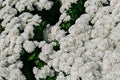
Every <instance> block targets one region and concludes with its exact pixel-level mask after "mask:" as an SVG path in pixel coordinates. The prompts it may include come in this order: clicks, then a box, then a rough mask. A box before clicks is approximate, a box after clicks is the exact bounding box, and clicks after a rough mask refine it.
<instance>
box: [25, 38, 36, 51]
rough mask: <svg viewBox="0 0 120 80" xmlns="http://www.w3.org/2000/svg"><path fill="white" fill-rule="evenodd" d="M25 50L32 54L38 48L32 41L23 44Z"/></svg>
mask: <svg viewBox="0 0 120 80" xmlns="http://www.w3.org/2000/svg"><path fill="white" fill-rule="evenodd" d="M23 48H24V49H25V50H26V51H27V52H28V53H31V52H32V51H34V49H35V48H36V46H35V44H34V43H33V42H32V41H28V40H27V41H25V42H24V43H23Z"/></svg>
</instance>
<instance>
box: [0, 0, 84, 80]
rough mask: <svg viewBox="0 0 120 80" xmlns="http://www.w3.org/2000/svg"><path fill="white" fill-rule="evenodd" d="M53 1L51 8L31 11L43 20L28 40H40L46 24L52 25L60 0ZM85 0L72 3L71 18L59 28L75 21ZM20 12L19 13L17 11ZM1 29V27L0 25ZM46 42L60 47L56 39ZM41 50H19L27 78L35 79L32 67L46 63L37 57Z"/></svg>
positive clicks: (55, 20)
mask: <svg viewBox="0 0 120 80" xmlns="http://www.w3.org/2000/svg"><path fill="white" fill-rule="evenodd" d="M51 1H53V2H54V5H53V7H52V9H50V10H48V11H46V10H44V9H43V10H42V11H38V10H35V11H31V12H30V13H32V14H38V15H40V16H41V17H42V19H43V21H42V22H41V23H40V25H39V26H34V34H35V35H34V37H33V39H30V40H33V41H34V40H36V41H42V40H44V39H43V30H44V29H45V28H46V25H47V24H48V23H50V25H54V24H55V23H56V22H57V21H58V19H59V16H60V12H59V9H60V6H61V2H60V0H51ZM84 2H85V1H83V0H78V2H77V4H73V5H72V7H71V8H70V9H69V10H68V11H67V13H68V14H69V15H70V16H71V20H70V21H68V22H64V23H62V24H61V28H62V29H64V30H65V31H68V29H69V28H70V26H71V25H73V24H74V23H75V20H76V19H77V18H78V17H79V16H80V15H81V14H82V13H84V7H83V4H84ZM19 14H20V13H19ZM0 30H1V27H0ZM46 42H47V43H48V44H49V43H51V42H56V43H57V45H56V46H54V47H53V49H54V50H56V51H57V50H59V49H60V44H59V43H58V41H56V40H53V41H51V42H49V41H46ZM40 52H41V49H39V48H36V49H35V50H34V51H33V52H32V53H27V52H26V51H25V50H24V49H23V50H22V51H21V53H20V54H21V57H20V59H21V61H23V64H24V66H23V68H22V69H21V70H22V72H23V74H24V75H25V76H26V78H27V80H36V79H35V77H34V74H33V72H32V70H33V67H34V66H36V67H38V68H41V67H43V66H44V65H46V63H45V62H43V61H41V60H40V59H39V57H38V56H39V53H40ZM57 75H58V73H57V72H55V75H54V76H53V77H50V76H48V77H47V78H46V79H39V80H56V76H57Z"/></svg>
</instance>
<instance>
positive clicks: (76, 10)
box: [61, 0, 85, 31]
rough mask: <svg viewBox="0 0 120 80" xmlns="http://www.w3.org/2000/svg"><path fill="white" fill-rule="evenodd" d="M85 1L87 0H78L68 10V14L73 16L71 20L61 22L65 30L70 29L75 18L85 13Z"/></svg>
mask: <svg viewBox="0 0 120 80" xmlns="http://www.w3.org/2000/svg"><path fill="white" fill-rule="evenodd" d="M84 2H85V0H78V2H77V3H76V4H75V3H74V4H72V7H71V8H70V9H69V10H68V11H67V13H68V15H70V16H71V20H70V21H68V22H63V23H62V24H61V28H62V29H64V30H65V31H68V29H69V28H70V26H71V25H73V24H74V23H75V20H76V19H77V18H78V17H79V16H80V15H81V14H83V13H84V12H85V11H84V10H85V8H84V6H83V5H84Z"/></svg>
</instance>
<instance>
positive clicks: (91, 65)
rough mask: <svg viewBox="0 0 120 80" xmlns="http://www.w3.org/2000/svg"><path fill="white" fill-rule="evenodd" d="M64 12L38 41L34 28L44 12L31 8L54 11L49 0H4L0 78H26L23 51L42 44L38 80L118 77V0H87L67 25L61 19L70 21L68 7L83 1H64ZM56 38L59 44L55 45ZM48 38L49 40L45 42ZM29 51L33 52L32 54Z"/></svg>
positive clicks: (0, 9)
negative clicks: (23, 69) (74, 19)
mask: <svg viewBox="0 0 120 80" xmlns="http://www.w3.org/2000/svg"><path fill="white" fill-rule="evenodd" d="M60 1H61V3H62V4H61V7H60V13H61V15H60V17H59V19H58V22H56V24H55V25H50V24H49V23H48V24H47V26H46V28H45V30H44V31H43V38H44V40H43V41H37V40H34V39H33V38H34V36H35V35H36V34H35V33H34V29H35V27H37V26H39V24H40V23H41V22H42V16H40V14H38V13H36V14H34V13H33V12H32V11H34V10H35V9H36V10H38V11H42V10H43V9H44V10H50V9H51V8H52V5H54V3H53V2H52V1H49V0H18V1H17V0H0V20H2V22H1V25H2V27H3V28H5V30H3V31H2V32H1V33H0V80H26V79H27V78H26V76H25V75H24V74H23V73H22V71H21V68H22V67H23V66H24V64H23V62H22V61H21V60H20V52H21V51H22V50H23V49H24V50H25V51H26V52H27V53H32V52H34V50H35V49H36V48H39V49H40V51H39V55H38V58H39V60H41V61H43V62H45V63H46V65H44V66H43V67H42V68H38V67H37V66H36V65H35V66H34V67H33V70H32V71H33V74H34V76H35V78H36V80H39V78H44V79H45V78H47V77H48V76H51V77H53V76H54V73H55V72H58V76H57V78H56V80H79V79H82V80H119V79H120V73H119V72H120V68H119V65H120V59H119V56H120V50H119V49H120V35H119V32H120V23H119V22H120V9H119V8H120V1H119V0H87V1H86V2H85V4H84V7H85V12H86V13H84V14H82V15H81V16H80V17H79V18H77V19H76V21H75V23H74V24H73V25H72V26H71V27H70V28H69V30H68V33H69V34H66V33H67V32H66V31H64V30H63V29H61V25H60V24H61V23H63V22H67V21H70V19H71V16H70V15H68V14H67V10H69V8H70V7H71V6H72V4H73V3H77V1H79V0H60ZM54 40H56V41H58V43H59V45H60V46H59V49H58V50H55V49H54V46H57V43H56V42H55V41H54ZM47 41H48V42H47ZM28 55H29V54H28Z"/></svg>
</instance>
